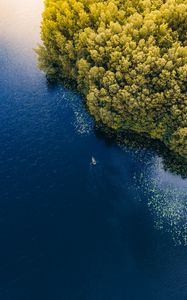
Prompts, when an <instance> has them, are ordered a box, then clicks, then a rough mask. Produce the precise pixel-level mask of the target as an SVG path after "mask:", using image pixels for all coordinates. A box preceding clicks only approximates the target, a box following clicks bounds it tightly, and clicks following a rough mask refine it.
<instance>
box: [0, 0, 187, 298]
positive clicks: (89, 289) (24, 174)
mask: <svg viewBox="0 0 187 300" xmlns="http://www.w3.org/2000/svg"><path fill="white" fill-rule="evenodd" d="M4 2H5V1H4V0H0V16H1V18H0V299H1V300H41V299H45V300H51V299H52V300H57V299H58V300H124V299H125V300H137V299H144V300H145V299H148V300H149V299H159V300H162V299H163V300H167V299H169V300H171V299H180V300H183V299H184V300H185V299H187V268H186V266H187V246H186V245H187V218H186V216H187V201H186V200H187V180H186V179H184V178H183V179H182V177H181V176H180V175H175V174H172V173H171V172H170V171H169V170H167V169H166V170H165V169H164V165H163V158H162V156H161V155H160V156H159V155H158V154H156V153H155V152H154V151H153V150H146V149H139V150H136V149H131V148H130V147H127V146H124V145H123V146H121V145H118V144H117V143H115V142H113V143H112V142H109V141H108V140H107V139H105V138H104V137H101V136H99V135H98V134H96V133H95V130H94V123H93V120H92V119H91V117H90V116H89V115H88V113H87V112H86V110H85V108H84V105H83V103H82V99H81V98H80V97H79V96H78V95H77V94H76V93H75V92H73V91H70V90H67V89H65V88H64V87H63V86H53V87H51V86H49V85H48V84H47V82H46V79H45V75H44V74H42V72H40V71H39V70H38V69H37V66H36V56H35V53H34V51H33V48H34V47H36V45H37V43H38V42H39V41H40V39H39V24H40V20H41V16H40V15H41V11H42V1H36V0H28V1H23V0H6V4H5V3H4ZM92 156H94V157H95V158H96V160H97V165H96V166H91V164H90V162H91V157H92Z"/></svg>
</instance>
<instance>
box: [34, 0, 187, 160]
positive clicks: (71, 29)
mask: <svg viewBox="0 0 187 300" xmlns="http://www.w3.org/2000/svg"><path fill="white" fill-rule="evenodd" d="M41 37H42V42H43V43H42V45H40V46H39V48H38V49H37V53H38V57H39V59H38V60H39V67H40V68H41V69H42V70H43V71H44V72H45V73H46V75H47V77H48V78H57V77H58V78H60V80H62V81H64V80H67V81H70V82H74V83H76V87H77V89H78V91H79V92H80V93H81V94H82V95H83V96H84V99H85V102H86V105H87V107H88V110H89V112H90V113H91V115H93V116H94V118H95V120H96V122H101V123H102V124H104V125H106V126H107V127H109V128H111V129H112V130H116V131H123V130H132V131H135V132H137V133H141V134H142V133H143V134H146V135H148V136H150V137H151V138H154V139H159V140H161V141H162V142H164V143H165V145H167V146H168V147H169V149H171V150H173V151H174V152H176V153H178V154H180V155H181V156H183V157H185V158H187V0H105V1H104V0H45V9H44V12H43V21H42V25H41Z"/></svg>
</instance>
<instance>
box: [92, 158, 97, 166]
mask: <svg viewBox="0 0 187 300" xmlns="http://www.w3.org/2000/svg"><path fill="white" fill-rule="evenodd" d="M91 164H92V165H93V166H95V165H96V164H97V162H96V159H95V158H94V157H93V156H92V160H91Z"/></svg>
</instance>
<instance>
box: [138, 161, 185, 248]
mask: <svg viewBox="0 0 187 300" xmlns="http://www.w3.org/2000/svg"><path fill="white" fill-rule="evenodd" d="M134 183H135V189H136V191H137V193H138V195H139V197H140V199H141V197H142V196H143V198H144V197H146V199H147V200H146V201H147V205H148V207H149V209H150V212H151V213H152V216H153V219H154V224H155V227H156V228H157V229H158V230H162V231H165V232H168V233H169V234H170V235H171V238H172V239H173V241H174V244H175V245H185V246H186V245H187V180H185V179H184V180H181V179H180V180H179V178H178V176H174V175H172V174H170V173H167V172H165V171H164V170H163V164H162V160H161V159H160V158H154V160H153V162H152V164H150V162H149V163H148V164H147V168H146V169H145V171H144V172H142V173H141V174H140V176H138V177H137V176H136V175H134Z"/></svg>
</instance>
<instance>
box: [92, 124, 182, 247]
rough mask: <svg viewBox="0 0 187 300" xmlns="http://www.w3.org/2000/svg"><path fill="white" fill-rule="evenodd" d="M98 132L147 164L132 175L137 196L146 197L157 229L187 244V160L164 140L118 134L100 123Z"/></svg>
mask: <svg viewBox="0 0 187 300" xmlns="http://www.w3.org/2000/svg"><path fill="white" fill-rule="evenodd" d="M96 134H97V135H98V136H101V137H102V138H106V137H107V138H108V141H109V143H111V144H112V143H114V141H115V143H117V145H118V146H119V147H120V148H121V149H122V150H123V151H124V152H125V153H127V152H130V153H131V155H133V156H134V159H135V160H136V161H137V163H139V164H141V163H142V164H143V165H144V167H143V168H142V172H135V173H134V174H133V180H134V189H135V190H136V192H137V199H139V200H140V201H142V199H144V201H145V199H146V203H147V205H148V207H149V210H150V212H151V213H152V216H153V219H154V224H155V227H156V228H157V229H158V230H162V231H163V232H167V233H168V234H169V235H170V236H171V238H172V239H173V241H174V244H175V245H187V161H186V160H185V159H183V158H181V157H179V156H177V155H175V154H174V153H172V152H171V151H169V150H168V149H167V148H166V147H165V146H164V145H163V144H162V143H160V142H157V141H153V140H150V139H148V138H145V137H143V136H139V135H137V134H135V133H130V132H126V133H121V134H120V133H118V134H117V135H116V134H115V133H114V132H112V131H111V130H109V129H108V128H107V129H106V128H103V127H102V126H99V130H98V131H96ZM181 176H182V177H183V178H181Z"/></svg>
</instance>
